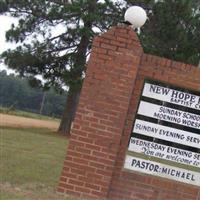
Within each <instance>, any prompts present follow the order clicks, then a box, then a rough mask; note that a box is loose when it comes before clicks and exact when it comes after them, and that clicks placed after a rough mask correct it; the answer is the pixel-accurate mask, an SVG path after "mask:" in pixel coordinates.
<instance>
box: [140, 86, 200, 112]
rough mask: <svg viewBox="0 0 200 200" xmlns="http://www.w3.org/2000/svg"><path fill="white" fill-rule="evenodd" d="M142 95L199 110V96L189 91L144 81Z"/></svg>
mask: <svg viewBox="0 0 200 200" xmlns="http://www.w3.org/2000/svg"><path fill="white" fill-rule="evenodd" d="M142 95H143V96H145V97H150V98H153V99H158V100H161V101H165V102H169V103H173V104H176V105H181V106H184V107H188V108H193V109H197V110H200V97H199V96H197V95H194V94H191V93H186V92H182V91H178V90H174V89H170V88H167V87H162V86H159V85H155V84H150V83H145V85H144V90H143V93H142Z"/></svg>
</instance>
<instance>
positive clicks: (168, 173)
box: [124, 155, 200, 186]
mask: <svg viewBox="0 0 200 200" xmlns="http://www.w3.org/2000/svg"><path fill="white" fill-rule="evenodd" d="M124 168H125V169H129V170H135V171H139V172H142V173H145V174H150V175H156V176H160V177H163V178H168V179H173V180H176V181H181V182H184V183H189V184H192V185H196V186H200V173H198V172H195V171H190V170H186V169H181V168H178V167H174V166H170V165H166V164H162V163H159V162H153V161H150V160H144V159H141V158H137V157H133V156H129V155H127V156H126V159H125V164H124Z"/></svg>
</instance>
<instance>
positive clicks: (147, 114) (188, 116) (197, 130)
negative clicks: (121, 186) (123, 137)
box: [124, 80, 200, 186]
mask: <svg viewBox="0 0 200 200" xmlns="http://www.w3.org/2000/svg"><path fill="white" fill-rule="evenodd" d="M124 168H125V169H128V170H134V171H138V172H141V173H146V174H150V175H155V176H159V177H163V178H168V179H172V180H175V181H179V182H183V183H188V184H192V185H197V186H199V185H200V93H199V92H195V91H190V90H186V89H183V88H177V87H174V86H172V85H169V84H164V83H160V82H157V81H152V80H151V81H150V80H146V81H145V83H144V87H143V91H142V94H141V99H140V102H139V105H138V110H137V114H136V118H135V122H134V125H133V129H132V133H131V137H130V140H129V145H128V151H127V155H126V159H125V164H124Z"/></svg>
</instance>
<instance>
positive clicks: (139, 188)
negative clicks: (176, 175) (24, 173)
mask: <svg viewBox="0 0 200 200" xmlns="http://www.w3.org/2000/svg"><path fill="white" fill-rule="evenodd" d="M92 48H93V49H92V54H91V57H90V60H89V62H88V65H87V72H86V74H87V75H86V78H85V80H84V84H83V87H82V92H81V96H80V102H79V106H78V110H77V114H76V117H75V121H74V125H73V127H72V131H71V139H70V142H69V147H68V155H67V157H66V160H65V162H64V167H63V171H62V173H61V177H60V183H59V186H58V189H57V190H58V191H60V192H62V193H65V192H66V193H67V194H72V195H75V196H80V197H87V199H89V198H91V199H101V200H102V199H104V198H107V197H108V199H109V200H111V199H113V200H127V199H128V200H160V199H162V200H174V199H177V200H200V189H199V188H198V187H193V186H190V185H187V184H181V183H178V182H175V181H170V180H165V179H161V178H158V177H153V176H147V175H145V174H140V173H137V172H131V173H130V172H128V171H126V170H124V168H123V165H124V158H125V154H126V151H127V145H128V141H129V137H130V133H131V130H132V125H133V121H134V118H135V113H136V110H137V105H138V102H139V98H140V94H141V90H142V87H143V83H144V79H146V78H149V79H155V80H158V81H163V82H167V83H169V84H174V85H176V86H179V87H186V88H188V89H193V90H198V91H199V89H198V88H200V70H199V69H198V68H195V67H194V66H191V65H186V64H183V63H180V62H175V61H172V60H169V59H165V58H160V57H158V56H153V55H148V54H144V53H143V50H142V48H141V44H140V42H139V40H138V37H137V35H136V34H135V33H134V32H133V30H132V29H131V28H130V27H124V26H120V27H114V28H112V29H111V30H109V31H108V32H107V33H105V34H102V35H101V36H99V37H96V38H95V40H94V42H93V47H92Z"/></svg>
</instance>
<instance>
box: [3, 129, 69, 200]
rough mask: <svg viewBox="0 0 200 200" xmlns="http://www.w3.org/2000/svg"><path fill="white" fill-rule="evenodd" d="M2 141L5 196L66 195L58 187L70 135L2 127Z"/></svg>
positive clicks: (28, 199) (14, 199)
mask: <svg viewBox="0 0 200 200" xmlns="http://www.w3.org/2000/svg"><path fill="white" fill-rule="evenodd" d="M0 141H1V142H0V153H1V157H0V158H1V160H0V161H1V162H0V187H1V195H0V199H1V200H32V199H34V200H39V199H41V200H51V199H52V200H57V199H64V198H62V197H60V196H57V195H58V194H55V188H56V186H57V184H58V181H59V176H60V173H61V169H62V166H63V161H64V158H65V154H66V148H67V144H68V140H67V138H66V137H63V136H60V135H58V134H56V133H53V132H51V131H49V130H48V129H15V128H0ZM65 199H66V198H65ZM67 199H70V198H67Z"/></svg>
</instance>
